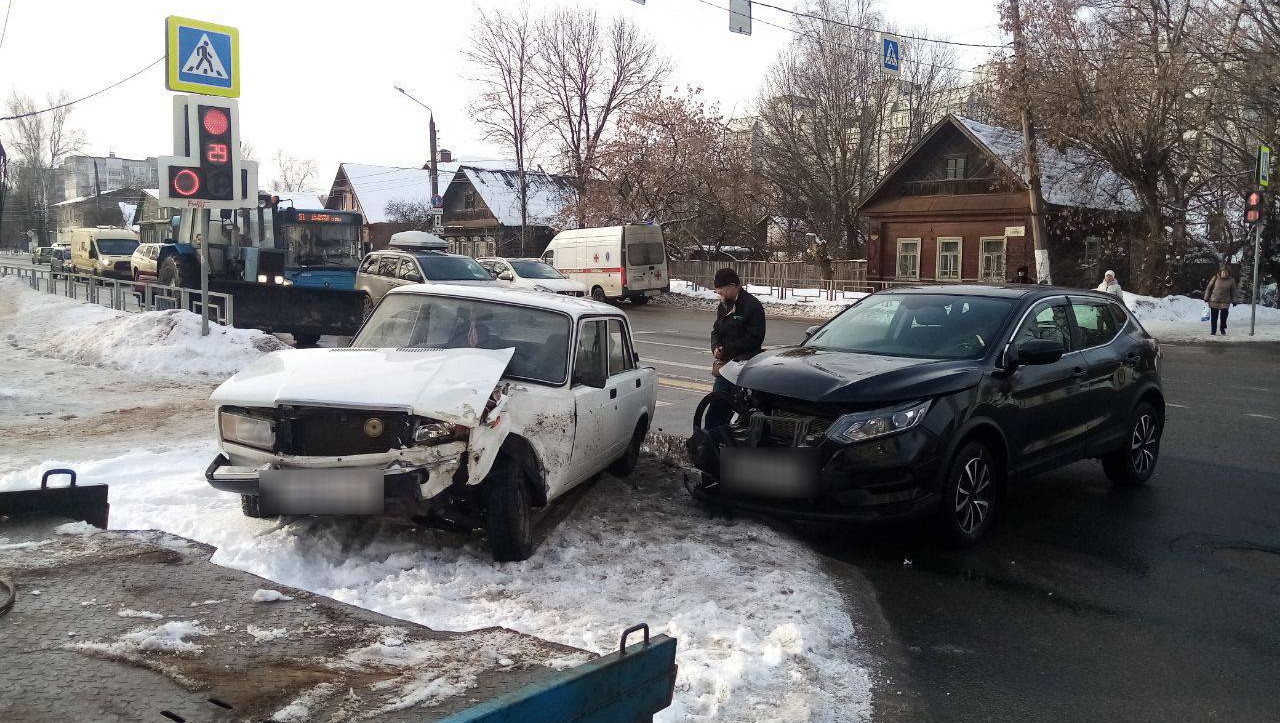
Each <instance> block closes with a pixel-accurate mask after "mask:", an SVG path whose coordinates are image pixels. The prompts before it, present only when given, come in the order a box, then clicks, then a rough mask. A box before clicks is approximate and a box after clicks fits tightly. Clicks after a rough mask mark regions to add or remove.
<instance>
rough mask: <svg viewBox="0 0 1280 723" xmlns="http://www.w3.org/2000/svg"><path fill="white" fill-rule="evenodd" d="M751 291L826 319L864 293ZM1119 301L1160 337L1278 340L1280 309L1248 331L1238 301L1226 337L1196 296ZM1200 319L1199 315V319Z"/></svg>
mask: <svg viewBox="0 0 1280 723" xmlns="http://www.w3.org/2000/svg"><path fill="white" fill-rule="evenodd" d="M747 290H748V291H750V292H751V293H752V294H754V295H755V296H757V297H758V298H759V299H760V301H761V303H763V304H764V305H765V309H766V311H767V313H768V314H769V315H770V316H800V317H806V318H814V319H829V318H831V317H832V316H835V315H836V314H838V313H840V312H841V311H843V310H844V309H845V308H847V307H848V306H850V305H852V304H854V303H856V302H857V301H859V300H860V299H863V298H865V297H866V296H867V295H866V294H863V293H859V292H844V293H841V294H840V299H839V300H837V301H827V300H826V297H825V296H823V295H821V292H820V290H819V289H788V290H787V291H786V293H785V294H782V295H781V296H782V297H783V298H779V296H780V295H779V294H778V293H776V289H772V288H771V287H768V286H750V285H749V286H747ZM717 300H718V297H717V296H716V294H715V292H714V291H712V290H711V289H705V288H702V287H700V286H696V285H694V284H691V283H689V282H687V281H683V280H681V279H672V280H671V293H670V294H666V295H664V296H661V297H659V298H658V300H657V303H665V304H667V305H670V306H692V307H696V308H714V306H715V303H716V302H717ZM1124 302H1125V305H1126V306H1127V307H1129V309H1131V310H1132V311H1133V313H1134V314H1135V315H1136V316H1137V317H1138V320H1139V321H1141V322H1142V325H1143V327H1144V328H1146V330H1147V331H1149V332H1150V333H1151V335H1152V336H1155V337H1157V338H1159V339H1160V340H1161V341H1169V342H1190V341H1204V342H1207V343H1217V344H1221V343H1229V342H1242V341H1280V309H1273V308H1270V307H1264V306H1259V307H1258V324H1257V330H1256V334H1255V335H1254V336H1249V306H1248V305H1247V304H1240V305H1238V306H1235V307H1233V308H1232V309H1231V317H1230V323H1229V325H1228V327H1227V330H1228V334H1227V335H1226V336H1209V321H1208V319H1207V318H1205V317H1207V316H1208V314H1209V307H1208V306H1207V305H1205V303H1204V302H1203V301H1201V300H1198V299H1192V298H1189V297H1186V296H1168V297H1164V298H1153V297H1150V296H1139V295H1138V294H1131V293H1128V292H1125V294H1124ZM1202 319H1203V320H1202Z"/></svg>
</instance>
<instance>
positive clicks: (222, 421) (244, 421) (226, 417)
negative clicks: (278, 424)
mask: <svg viewBox="0 0 1280 723" xmlns="http://www.w3.org/2000/svg"><path fill="white" fill-rule="evenodd" d="M218 431H219V432H221V434H222V438H223V439H224V440H226V441H228V442H235V443H236V444H243V445H245V446H246V447H257V448H258V449H266V450H270V449H272V448H273V447H275V444H276V431H275V429H274V425H272V423H271V420H270V419H262V418H260V417H250V416H248V415H245V414H236V413H235V412H219V413H218Z"/></svg>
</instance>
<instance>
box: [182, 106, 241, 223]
mask: <svg viewBox="0 0 1280 723" xmlns="http://www.w3.org/2000/svg"><path fill="white" fill-rule="evenodd" d="M232 113H233V110H232V109H231V108H228V107H221V106H211V105H204V104H197V105H196V140H197V144H196V149H195V150H196V152H197V153H198V154H199V155H198V156H197V160H198V162H199V165H198V166H195V167H190V166H186V167H184V166H170V167H169V178H168V182H169V189H170V192H171V193H172V194H173V195H174V196H177V197H180V198H187V199H192V200H200V201H234V200H236V197H235V183H233V179H234V178H235V176H234V172H235V169H234V166H235V165H236V164H235V163H234V161H235V152H236V148H235V146H234V145H232V136H233V134H232V132H231V130H232V122H233V120H234V117H233V115H232Z"/></svg>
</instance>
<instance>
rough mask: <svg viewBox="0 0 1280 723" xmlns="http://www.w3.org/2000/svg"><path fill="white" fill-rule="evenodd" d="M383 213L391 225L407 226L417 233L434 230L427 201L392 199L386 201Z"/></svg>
mask: <svg viewBox="0 0 1280 723" xmlns="http://www.w3.org/2000/svg"><path fill="white" fill-rule="evenodd" d="M383 212H384V213H385V214H386V215H387V220H388V221H391V222H392V223H403V224H409V225H411V226H412V227H413V228H414V229H415V230H418V231H430V230H432V229H433V228H434V223H435V217H434V215H433V214H432V208H431V203H430V202H429V201H423V200H421V199H417V200H414V199H405V198H400V199H394V200H391V201H387V205H386V207H385V208H384V209H383Z"/></svg>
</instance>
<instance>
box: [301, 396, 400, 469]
mask: <svg viewBox="0 0 1280 723" xmlns="http://www.w3.org/2000/svg"><path fill="white" fill-rule="evenodd" d="M277 415H278V416H277V422H276V447H277V451H279V452H281V453H283V454H294V455H305V456H312V457H338V456H343V455H351V454H377V453H379V452H387V451H389V450H392V449H398V448H400V447H404V446H408V445H410V444H412V440H413V421H412V420H411V419H410V417H409V415H408V414H405V413H403V412H379V411H366V410H359V409H307V408H296V409H292V410H281V411H279V412H277ZM373 432H377V434H372V433H373Z"/></svg>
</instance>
